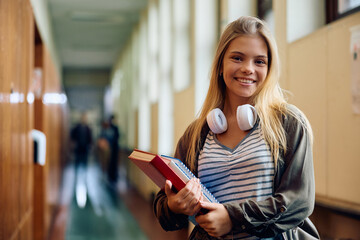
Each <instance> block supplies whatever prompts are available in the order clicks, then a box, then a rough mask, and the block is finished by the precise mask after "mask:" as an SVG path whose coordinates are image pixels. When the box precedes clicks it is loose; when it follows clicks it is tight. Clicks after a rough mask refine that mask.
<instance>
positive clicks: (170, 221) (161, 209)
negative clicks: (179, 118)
mask: <svg viewBox="0 0 360 240" xmlns="http://www.w3.org/2000/svg"><path fill="white" fill-rule="evenodd" d="M188 132H189V129H188V130H187V131H186V132H185V133H184V135H183V136H182V137H181V139H180V140H179V142H178V144H177V147H176V151H175V156H174V157H175V158H178V159H180V160H181V161H183V162H185V159H186V149H187V146H185V145H186V144H188V141H187V139H188ZM153 208H154V213H155V216H156V217H157V219H158V220H159V223H160V225H161V227H162V228H163V229H164V230H165V231H174V230H179V229H181V228H185V227H187V226H188V224H189V221H188V216H187V215H184V214H176V213H174V212H172V211H171V210H170V209H169V207H168V204H167V196H166V194H165V192H164V191H163V190H160V191H159V192H158V193H157V195H156V196H155V200H154V204H153Z"/></svg>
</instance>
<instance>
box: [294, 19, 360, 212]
mask: <svg viewBox="0 0 360 240" xmlns="http://www.w3.org/2000/svg"><path fill="white" fill-rule="evenodd" d="M358 25H360V13H355V14H352V15H350V16H348V17H345V18H343V19H341V20H338V21H336V22H334V23H332V24H330V25H328V26H326V27H324V28H322V29H320V30H318V31H316V32H314V33H313V34H310V35H308V36H307V37H305V38H303V39H301V40H299V41H295V42H293V43H291V44H290V45H289V54H288V65H289V68H288V76H289V81H288V83H289V90H290V91H291V92H292V93H293V94H294V97H293V98H292V101H293V102H294V103H295V105H297V106H298V107H299V108H300V109H302V110H303V111H304V112H305V114H306V115H307V116H308V118H309V120H310V122H311V123H312V127H313V130H314V135H315V143H314V165H315V177H316V193H317V200H320V199H322V200H321V201H326V202H330V203H331V204H332V205H335V206H340V205H343V206H351V207H350V208H349V211H356V212H357V213H360V191H359V190H358V189H357V188H356V187H355V186H357V185H358V184H359V183H360V175H359V173H358V171H359V169H360V162H359V156H360V148H359V146H360V116H359V115H357V114H355V113H354V112H353V110H352V92H351V91H352V89H351V84H352V76H351V53H350V37H351V34H350V33H351V32H350V28H351V27H353V26H358Z"/></svg>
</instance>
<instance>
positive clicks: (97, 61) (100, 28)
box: [48, 0, 148, 69]
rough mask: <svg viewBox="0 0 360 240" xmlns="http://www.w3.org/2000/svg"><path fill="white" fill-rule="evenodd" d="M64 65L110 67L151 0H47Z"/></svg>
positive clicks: (86, 67)
mask: <svg viewBox="0 0 360 240" xmlns="http://www.w3.org/2000/svg"><path fill="white" fill-rule="evenodd" d="M48 4H49V6H48V7H49V14H50V17H51V19H52V24H53V26H52V27H53V34H54V39H55V45H56V48H57V51H58V55H59V57H60V62H61V64H62V66H63V68H65V69H67V68H70V69H110V68H111V67H112V66H113V64H114V62H115V61H116V59H117V57H118V55H119V53H120V52H121V50H122V49H123V47H124V45H125V44H126V42H127V41H128V39H129V37H130V35H131V32H132V28H133V27H134V26H135V25H136V24H137V23H138V21H139V17H140V13H141V12H142V10H144V9H145V8H146V6H147V4H148V0H48Z"/></svg>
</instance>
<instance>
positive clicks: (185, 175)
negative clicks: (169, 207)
mask: <svg viewBox="0 0 360 240" xmlns="http://www.w3.org/2000/svg"><path fill="white" fill-rule="evenodd" d="M161 157H164V158H166V159H169V160H171V162H170V164H169V166H170V167H171V169H172V170H174V172H176V174H177V175H178V176H179V177H180V178H181V179H182V180H183V181H184V182H186V183H187V182H188V181H189V180H190V179H192V178H196V176H195V175H194V174H193V173H192V172H191V171H190V169H188V168H187V167H186V166H185V164H184V163H183V162H182V161H181V160H180V159H177V158H173V157H169V156H165V155H161ZM200 185H201V191H202V193H203V196H204V200H205V201H207V202H211V203H219V201H218V200H217V199H216V198H215V197H214V196H213V195H212V194H211V192H210V191H209V190H208V189H207V188H206V187H205V186H204V185H203V184H202V183H200ZM189 220H190V221H191V222H192V223H193V224H194V225H196V224H197V222H196V221H195V216H189Z"/></svg>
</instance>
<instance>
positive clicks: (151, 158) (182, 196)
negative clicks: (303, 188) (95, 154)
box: [129, 149, 218, 224]
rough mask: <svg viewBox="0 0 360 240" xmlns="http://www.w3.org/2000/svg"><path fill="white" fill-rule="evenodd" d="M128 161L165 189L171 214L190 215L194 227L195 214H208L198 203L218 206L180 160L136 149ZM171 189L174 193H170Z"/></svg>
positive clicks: (214, 199)
mask: <svg viewBox="0 0 360 240" xmlns="http://www.w3.org/2000/svg"><path fill="white" fill-rule="evenodd" d="M129 158H130V159H131V160H132V162H133V163H135V164H136V165H137V166H138V167H139V168H140V169H141V170H142V171H143V172H144V173H145V174H146V175H147V176H148V177H149V178H150V179H151V180H152V181H153V182H155V183H156V184H157V185H158V186H159V187H160V188H161V189H165V191H166V195H167V197H168V198H169V196H170V198H171V200H169V202H170V206H169V208H170V209H171V210H172V211H173V210H174V211H173V212H178V213H184V214H186V215H189V220H190V221H191V222H192V223H194V224H197V223H196V221H195V214H205V213H207V212H208V210H207V209H204V208H201V207H200V206H199V205H200V202H201V201H204V202H210V203H218V201H217V200H216V198H215V197H214V196H213V195H212V194H211V193H210V192H209V190H208V189H207V188H206V187H205V186H204V185H203V184H201V182H200V181H199V179H198V178H196V177H195V176H194V175H193V173H192V172H191V171H190V170H189V169H188V168H187V167H186V166H185V165H184V164H183V163H182V162H181V161H180V160H179V159H177V158H173V157H168V156H159V155H157V154H153V153H149V152H145V151H141V150H138V149H134V151H133V152H132V153H131V154H130V156H129ZM170 181H171V182H170ZM166 189H167V190H166ZM172 189H174V190H175V191H174V192H172ZM177 193H178V194H179V195H177ZM173 200H174V201H173ZM192 208H193V209H192ZM181 209H182V210H183V211H182V210H181ZM185 212H186V213H185ZM191 213H193V214H191Z"/></svg>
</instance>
